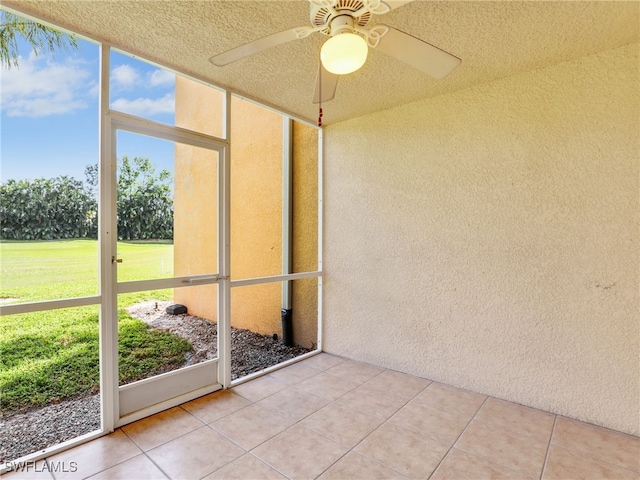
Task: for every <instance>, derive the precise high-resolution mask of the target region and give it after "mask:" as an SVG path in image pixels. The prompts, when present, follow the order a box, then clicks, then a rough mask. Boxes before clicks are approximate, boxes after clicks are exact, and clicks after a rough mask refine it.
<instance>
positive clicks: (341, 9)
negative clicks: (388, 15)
mask: <svg viewBox="0 0 640 480" xmlns="http://www.w3.org/2000/svg"><path fill="white" fill-rule="evenodd" d="M364 7H365V4H364V2H363V1H362V0H337V2H335V4H334V5H332V6H331V7H326V6H321V5H317V4H315V3H311V16H310V17H311V25H313V26H314V27H325V28H324V29H323V30H320V33H323V34H325V35H329V36H331V35H332V34H333V32H332V31H331V28H332V23H333V22H332V20H334V19H336V17H340V16H348V17H350V18H351V19H352V21H353V25H354V26H359V27H366V26H367V25H369V22H371V11H369V10H368V9H365V10H364V11H363V13H361V14H360V15H359V16H357V17H356V16H355V15H354V13H355V12H357V11H360V10H362V9H363V8H364ZM334 28H335V27H334Z"/></svg>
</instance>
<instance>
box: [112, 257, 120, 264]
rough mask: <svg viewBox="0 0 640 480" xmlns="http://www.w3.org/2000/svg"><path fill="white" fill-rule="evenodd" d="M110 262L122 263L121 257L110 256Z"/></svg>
mask: <svg viewBox="0 0 640 480" xmlns="http://www.w3.org/2000/svg"><path fill="white" fill-rule="evenodd" d="M111 263H122V259H121V258H116V257H111Z"/></svg>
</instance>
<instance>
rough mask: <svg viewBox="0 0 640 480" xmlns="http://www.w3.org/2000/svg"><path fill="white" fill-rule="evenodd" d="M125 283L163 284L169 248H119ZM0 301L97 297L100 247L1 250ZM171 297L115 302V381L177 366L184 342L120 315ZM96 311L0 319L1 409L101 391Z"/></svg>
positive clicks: (49, 244) (13, 245) (139, 296)
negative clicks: (144, 303)
mask: <svg viewBox="0 0 640 480" xmlns="http://www.w3.org/2000/svg"><path fill="white" fill-rule="evenodd" d="M118 257H119V258H122V259H123V263H122V264H120V265H119V266H118V276H119V279H120V280H121V281H123V280H137V279H143V278H158V277H168V276H170V275H172V269H173V246H172V245H171V244H166V243H164V244H163V243H129V242H122V243H119V244H118ZM0 261H1V262H2V263H1V265H2V268H1V274H0V297H2V298H3V299H5V304H6V303H16V302H19V303H22V302H25V301H39V300H51V299H55V298H69V297H77V296H85V295H95V294H97V293H98V243H97V241H95V240H66V241H40V242H2V243H0ZM171 296H172V290H159V291H152V292H141V293H133V294H127V295H120V296H119V298H118V322H119V323H118V325H119V326H118V331H119V337H120V342H119V357H120V360H119V373H120V381H121V383H128V382H131V381H135V380H138V379H141V378H146V377H148V376H151V375H154V374H156V373H159V372H162V371H165V370H167V369H170V368H172V367H177V366H179V365H181V364H182V363H183V361H184V353H185V352H187V351H190V350H191V345H190V344H189V343H188V342H186V341H185V340H183V339H181V338H179V337H177V336H175V335H173V334H171V333H168V332H164V331H159V330H153V329H149V328H148V327H147V326H146V324H145V323H144V322H141V321H139V320H137V319H134V318H132V317H131V316H130V315H128V314H127V313H126V311H125V307H127V306H129V305H132V304H134V303H137V302H139V301H142V300H151V299H157V300H168V299H170V298H171ZM98 312H99V307H98V306H97V305H93V306H88V307H77V308H69V309H60V310H51V311H47V312H36V313H28V314H21V315H9V316H4V317H0V367H1V371H0V404H1V405H2V411H3V412H8V411H15V410H21V409H23V408H28V407H31V406H41V405H45V404H47V403H50V402H55V401H58V400H62V399H66V398H73V397H77V396H81V395H84V394H86V393H91V392H95V391H97V389H98V383H99V370H98V363H99V362H98Z"/></svg>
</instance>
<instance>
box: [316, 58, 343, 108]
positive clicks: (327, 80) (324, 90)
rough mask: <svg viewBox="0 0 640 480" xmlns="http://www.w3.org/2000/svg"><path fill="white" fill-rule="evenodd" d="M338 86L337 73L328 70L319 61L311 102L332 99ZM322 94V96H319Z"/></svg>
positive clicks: (322, 101)
mask: <svg viewBox="0 0 640 480" xmlns="http://www.w3.org/2000/svg"><path fill="white" fill-rule="evenodd" d="M337 86H338V75H336V74H335V73H331V72H329V71H328V70H327V69H326V68H324V67H323V66H322V63H320V67H319V68H318V77H317V78H316V89H315V91H314V92H313V103H324V102H328V101H329V100H333V97H335V96H336V87H337ZM320 94H322V96H320Z"/></svg>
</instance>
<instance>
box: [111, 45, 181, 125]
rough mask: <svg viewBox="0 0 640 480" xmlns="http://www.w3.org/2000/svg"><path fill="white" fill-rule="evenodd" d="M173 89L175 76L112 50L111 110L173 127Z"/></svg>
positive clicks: (174, 87)
mask: <svg viewBox="0 0 640 480" xmlns="http://www.w3.org/2000/svg"><path fill="white" fill-rule="evenodd" d="M175 89H176V76H175V74H174V73H172V72H169V71H168V70H165V69H163V68H159V67H156V66H154V65H151V64H150V63H147V62H145V61H142V60H140V59H138V58H133V57H131V56H129V55H126V54H123V53H120V52H117V51H115V50H113V49H112V50H111V71H110V74H109V94H110V101H109V107H110V108H111V109H113V110H118V111H120V112H124V113H128V114H130V115H136V116H138V117H143V118H148V119H150V120H155V121H157V122H162V123H167V124H169V125H173V124H174V118H175Z"/></svg>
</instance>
